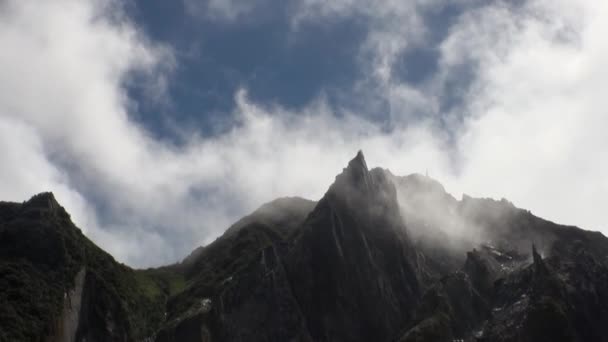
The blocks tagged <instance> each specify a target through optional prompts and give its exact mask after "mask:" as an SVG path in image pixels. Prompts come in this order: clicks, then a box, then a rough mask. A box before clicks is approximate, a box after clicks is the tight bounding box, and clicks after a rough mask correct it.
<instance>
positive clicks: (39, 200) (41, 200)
mask: <svg viewBox="0 0 608 342" xmlns="http://www.w3.org/2000/svg"><path fill="white" fill-rule="evenodd" d="M25 205H26V206H27V207H30V208H37V209H47V210H54V209H57V208H58V207H59V203H58V202H57V200H56V199H55V195H53V193H52V192H41V193H39V194H37V195H34V196H32V198H30V199H29V200H27V202H25Z"/></svg>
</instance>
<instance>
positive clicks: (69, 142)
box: [0, 0, 608, 266]
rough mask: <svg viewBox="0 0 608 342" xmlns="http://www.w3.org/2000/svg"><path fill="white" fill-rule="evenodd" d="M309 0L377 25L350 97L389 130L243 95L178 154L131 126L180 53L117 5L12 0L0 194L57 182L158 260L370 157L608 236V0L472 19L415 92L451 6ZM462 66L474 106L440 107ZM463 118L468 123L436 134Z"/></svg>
mask: <svg viewBox="0 0 608 342" xmlns="http://www.w3.org/2000/svg"><path fill="white" fill-rule="evenodd" d="M213 3H214V2H210V3H209V4H210V5H212V4H213ZM230 3H232V2H230ZM230 3H226V6H228V5H230ZM465 3H466V2H465V1H463V4H462V5H463V6H465V5H466V4H465ZM301 4H302V7H298V10H297V11H296V12H294V13H293V15H294V22H296V21H297V20H300V21H301V20H332V18H333V17H335V16H343V15H353V13H354V15H364V16H367V17H369V18H371V19H370V20H371V23H372V24H371V25H370V28H369V29H370V32H369V34H368V38H367V40H366V42H365V43H364V44H363V46H361V48H360V51H359V54H360V59H361V62H360V68H361V69H362V70H363V74H364V75H366V76H365V79H362V80H360V84H359V85H358V86H357V87H358V88H357V87H356V92H357V94H355V95H353V96H359V95H361V96H363V97H364V95H365V94H366V93H368V92H369V93H373V94H374V95H375V96H381V97H382V98H383V99H385V100H386V101H388V102H389V103H391V108H390V110H391V113H390V115H391V122H390V124H389V125H388V127H387V126H386V125H384V124H383V123H382V124H379V123H378V122H376V121H374V118H373V117H372V118H366V116H364V115H360V113H358V112H357V109H356V108H341V109H340V108H339V109H336V108H334V107H332V106H329V105H328V103H327V101H326V100H325V99H324V98H323V96H321V97H320V98H318V99H317V100H316V101H314V102H313V103H311V104H310V105H308V106H306V107H305V108H303V109H301V110H288V109H285V108H282V107H281V106H278V105H273V104H260V103H255V102H253V101H251V100H250V99H248V97H247V91H246V89H242V90H240V91H239V92H237V93H236V94H235V103H236V107H235V110H234V112H232V113H229V116H228V119H227V120H229V121H230V122H231V127H232V128H231V129H230V130H228V131H227V132H225V133H223V134H221V135H216V136H213V137H200V136H196V135H193V136H191V137H190V138H189V139H187V142H186V143H185V144H184V145H181V146H175V145H171V144H170V143H167V142H165V141H160V140H156V139H155V138H153V137H152V136H151V135H149V134H148V133H147V132H146V130H145V129H144V128H143V127H141V126H139V125H138V124H137V123H136V122H134V121H133V120H132V117H131V114H130V113H131V112H132V111H133V110H134V106H133V104H132V103H131V99H129V97H128V95H127V92H126V91H125V83H126V82H129V80H130V78H131V77H133V76H134V75H140V76H142V75H143V76H144V77H145V79H146V80H147V81H148V82H150V83H152V84H155V85H157V86H155V87H154V88H155V89H158V93H157V95H159V96H162V94H163V92H162V90H163V86H164V84H166V82H167V80H168V79H170V78H169V77H170V71H171V68H172V67H173V63H174V60H173V58H172V55H171V51H170V50H169V49H168V48H166V47H163V46H160V45H158V44H155V43H154V42H150V41H149V40H148V39H147V38H146V37H145V35H144V34H142V33H141V32H139V31H138V30H137V28H136V27H135V26H134V25H133V24H132V23H131V22H130V21H129V19H128V18H126V17H125V16H124V15H123V14H122V13H123V12H122V10H121V8H120V5H119V4H118V3H117V2H114V1H111V0H88V1H76V0H57V1H52V2H44V3H36V4H34V3H33V2H29V1H17V0H10V1H6V2H2V3H0V44H1V45H2V46H3V50H2V53H0V198H2V199H5V200H25V199H27V198H28V197H29V196H31V195H32V194H34V193H37V192H40V191H44V190H52V191H54V192H55V193H56V195H57V197H58V198H59V200H60V202H61V203H62V204H63V205H64V206H66V208H67V209H68V211H69V212H70V213H72V216H73V218H74V220H75V221H76V223H77V224H78V225H79V226H80V227H81V228H83V230H84V231H85V232H86V234H87V235H88V236H89V237H91V238H92V239H93V240H94V241H95V242H97V243H98V244H100V245H101V246H102V247H103V248H104V249H106V250H108V251H109V252H111V253H112V254H113V255H115V256H116V257H117V259H119V260H121V261H124V262H127V263H129V264H130V265H134V266H149V265H159V264H162V263H168V262H172V261H176V260H178V259H179V258H180V257H182V256H184V255H186V254H187V253H188V252H189V251H190V250H191V249H192V248H194V247H196V246H197V245H200V244H204V243H208V242H210V241H211V240H212V239H213V238H214V237H216V236H217V235H218V234H220V233H221V232H222V231H223V230H224V229H225V228H226V227H227V226H228V225H229V224H230V223H231V222H233V221H234V220H235V219H237V218H239V217H240V216H242V215H244V214H246V213H247V212H248V211H251V210H253V209H255V208H256V207H257V206H259V205H260V204H262V203H263V202H266V201H270V200H272V199H274V198H275V197H278V196H287V195H300V196H304V197H307V198H311V199H317V198H319V197H320V196H321V195H322V194H323V192H324V191H325V189H326V188H327V186H328V185H329V184H330V183H331V182H332V180H333V177H334V176H335V174H336V173H338V172H339V171H340V170H341V168H342V167H343V166H344V165H345V163H346V161H347V160H348V159H349V158H351V157H352V156H353V155H354V153H355V152H356V151H357V150H358V149H360V148H361V149H363V150H364V151H365V153H366V157H367V159H368V164H369V165H376V166H382V167H387V168H390V169H391V170H392V171H393V172H394V173H396V174H407V173H410V172H420V171H423V170H424V169H429V170H430V172H431V176H433V177H435V178H437V179H439V180H440V181H442V182H444V184H446V187H447V189H448V191H451V192H452V193H455V194H456V195H459V194H460V193H462V192H466V193H470V194H473V195H478V196H493V197H507V198H509V199H510V200H512V201H514V202H515V204H517V205H519V206H522V207H526V208H529V209H531V210H533V211H534V212H535V213H537V214H540V215H542V216H545V217H547V218H549V219H554V220H556V221H560V222H565V223H575V224H579V225H582V226H583V227H586V228H593V229H602V228H604V227H605V226H604V224H603V222H604V221H605V215H604V214H603V213H602V212H601V211H600V209H599V203H602V201H603V198H605V197H606V196H608V177H607V176H606V175H607V174H608V172H607V171H608V162H607V161H606V160H608V159H606V158H605V154H606V152H605V151H606V149H607V148H608V140H607V138H605V134H603V132H602V130H603V129H604V127H607V124H608V115H606V114H605V113H604V112H603V108H605V107H606V104H607V103H606V101H608V100H606V99H605V98H606V97H605V96H604V95H603V94H602V90H603V88H604V82H605V81H604V80H605V79H607V78H606V73H607V72H606V71H607V68H606V67H605V62H604V61H605V60H608V42H605V40H604V39H602V37H603V32H606V30H607V29H608V27H605V26H606V24H605V23H604V21H602V20H601V18H602V16H603V15H605V14H607V13H606V12H607V11H608V5H602V4H601V3H599V2H593V1H580V2H576V3H572V2H567V1H557V2H556V1H551V2H549V1H541V0H538V1H529V2H528V3H526V4H525V5H523V6H514V5H508V4H505V3H503V2H496V3H491V4H487V5H485V6H481V7H478V8H475V9H471V10H470V11H466V12H464V13H463V14H462V15H461V16H460V18H459V20H458V21H457V22H456V23H455V24H454V26H452V27H451V29H450V31H449V32H448V34H447V37H446V38H445V39H443V40H442V41H441V42H440V44H439V45H438V46H437V49H438V51H439V55H440V61H439V67H438V70H437V72H436V74H435V75H434V76H433V77H432V78H431V79H430V80H429V81H428V82H427V83H425V84H423V85H419V86H413V85H411V84H408V83H406V82H405V81H402V80H400V79H397V78H395V77H393V73H394V64H395V60H396V58H397V56H398V55H399V54H400V53H402V52H403V51H404V50H405V49H408V47H411V46H412V45H414V46H415V45H416V44H423V43H424V38H425V37H427V33H426V32H427V31H428V30H430V29H432V28H429V27H427V26H425V25H426V24H425V23H424V19H423V18H424V16H423V13H424V12H425V11H429V10H431V9H432V6H441V5H442V4H441V2H430V3H429V2H425V4H423V2H420V3H418V2H391V1H389V2H387V3H386V4H385V5H386V6H379V5H378V6H370V5H369V4H368V2H364V1H361V2H360V1H354V0H350V1H338V2H317V1H313V0H308V1H303V2H302V3H301ZM221 10H222V11H224V10H226V11H232V8H231V7H230V8H229V7H226V8H223V9H221ZM226 13H228V12H226ZM230 13H237V14H238V13H241V12H239V11H236V12H230ZM233 19H234V17H231V16H230V15H226V16H225V20H233ZM462 65H467V66H469V67H470V68H472V69H473V70H474V73H473V75H474V76H473V77H472V79H471V80H470V82H467V83H466V84H463V88H464V89H463V94H464V95H463V101H462V104H460V105H458V106H457V107H455V108H452V109H450V111H451V112H450V113H441V108H440V106H439V104H438V103H439V101H440V99H441V97H442V96H445V94H444V91H445V90H444V89H445V84H446V83H447V82H448V81H451V80H453V79H454V78H455V77H456V76H454V74H455V73H456V72H457V71H458V70H459V68H460V66H462ZM456 78H457V77H456ZM364 98H365V97H364ZM336 110H338V111H339V115H336ZM412 113H423V114H424V115H420V116H417V117H415V118H413V117H412ZM452 114H454V115H458V116H460V117H462V122H461V123H460V124H458V125H455V126H453V127H450V129H449V130H448V131H446V130H445V129H444V128H442V127H439V126H438V125H437V119H438V116H446V115H452Z"/></svg>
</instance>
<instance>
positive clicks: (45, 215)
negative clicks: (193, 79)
mask: <svg viewBox="0 0 608 342" xmlns="http://www.w3.org/2000/svg"><path fill="white" fill-rule="evenodd" d="M252 177H255V175H252ZM148 253H155V251H148ZM0 289H1V291H0V341H83V342H84V341H89V342H90V341H157V342H165V341H167V342H169V341H408V342H409V341H454V340H462V341H608V331H607V330H606V329H607V328H606V327H608V239H607V238H606V237H605V236H604V235H602V234H601V233H599V232H592V231H587V230H584V229H580V228H578V227H574V226H564V225H559V224H556V223H553V222H550V221H547V220H544V219H542V218H539V217H536V216H534V215H533V214H532V213H530V212H529V211H527V210H525V209H520V208H517V207H515V206H514V205H513V204H512V203H510V202H509V201H508V200H506V199H502V200H494V199H488V198H472V197H469V196H466V195H464V196H463V197H462V198H461V199H460V200H459V199H456V198H455V197H453V196H452V195H450V194H449V193H447V192H446V191H445V189H444V187H443V186H442V185H441V183H439V182H438V181H436V180H434V179H432V178H430V177H428V176H426V175H421V174H412V175H409V176H397V175H394V174H392V173H391V172H390V171H389V170H385V169H380V168H374V169H371V170H370V169H368V167H367V163H366V161H365V158H364V156H363V153H362V152H359V153H358V154H357V155H356V156H355V157H354V158H353V159H352V160H351V161H350V162H348V164H347V166H346V167H345V168H344V169H343V170H342V172H341V173H340V174H338V175H337V176H336V178H335V180H334V182H333V184H331V185H330V186H329V188H328V190H327V192H326V193H325V195H324V196H323V197H322V198H321V199H319V200H318V201H316V202H314V201H310V200H305V199H302V198H298V197H287V198H279V199H276V200H274V201H271V202H269V203H267V204H264V205H262V206H261V207H260V208H259V209H258V210H256V211H254V212H253V213H251V214H250V215H248V216H245V217H244V218H242V219H241V220H239V221H237V222H236V223H234V224H233V225H232V226H230V227H229V228H227V229H226V231H225V233H224V234H223V235H221V236H220V237H219V238H217V239H216V240H215V241H213V242H212V243H209V244H208V245H205V246H201V247H199V248H197V249H195V250H194V251H193V252H192V253H191V254H190V255H189V256H188V257H186V258H185V259H184V260H183V261H182V262H180V263H176V264H172V265H167V266H163V267H159V268H150V269H145V270H142V269H140V270H136V269H132V268H130V267H128V266H125V265H123V264H121V263H118V262H116V261H115V260H114V258H113V257H112V256H111V255H110V254H108V253H106V252H105V251H103V250H102V249H100V248H99V247H97V246H96V245H95V244H94V243H93V242H91V241H90V240H89V239H88V238H87V237H86V236H85V235H84V234H83V233H82V231H81V230H80V229H79V228H78V227H76V226H75V225H74V224H73V223H72V221H71V217H70V215H69V213H67V212H66V211H65V210H64V209H63V207H62V206H61V205H60V204H59V203H57V201H56V200H55V198H54V196H53V194H51V193H41V194H38V195H35V196H34V197H32V198H31V199H30V200H28V201H26V202H23V203H11V202H0Z"/></svg>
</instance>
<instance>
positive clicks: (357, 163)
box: [347, 150, 368, 170]
mask: <svg viewBox="0 0 608 342" xmlns="http://www.w3.org/2000/svg"><path fill="white" fill-rule="evenodd" d="M351 167H356V168H363V169H365V170H368V168H367V163H366V162H365V156H363V151H361V150H359V151H358V152H357V155H356V156H355V158H353V159H352V160H351V161H350V162H348V166H347V168H351Z"/></svg>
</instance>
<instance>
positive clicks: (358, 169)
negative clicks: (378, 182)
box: [332, 150, 372, 191]
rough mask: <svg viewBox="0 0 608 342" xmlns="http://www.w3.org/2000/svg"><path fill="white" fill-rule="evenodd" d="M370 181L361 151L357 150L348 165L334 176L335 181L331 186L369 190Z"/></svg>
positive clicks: (343, 188) (342, 188)
mask: <svg viewBox="0 0 608 342" xmlns="http://www.w3.org/2000/svg"><path fill="white" fill-rule="evenodd" d="M371 183H372V179H371V177H370V174H369V169H368V168H367V163H366V162H365V157H364V156H363V152H362V151H361V150H359V152H357V155H356V156H355V157H354V158H353V159H352V160H351V161H349V162H348V165H347V166H346V168H344V170H343V171H342V173H341V174H339V175H338V176H336V182H335V184H334V185H333V186H332V188H334V190H335V189H336V188H339V189H341V190H349V189H357V190H359V191H367V190H369V188H370V186H371Z"/></svg>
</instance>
